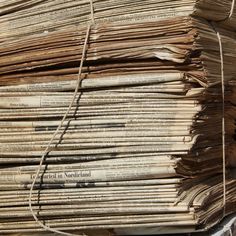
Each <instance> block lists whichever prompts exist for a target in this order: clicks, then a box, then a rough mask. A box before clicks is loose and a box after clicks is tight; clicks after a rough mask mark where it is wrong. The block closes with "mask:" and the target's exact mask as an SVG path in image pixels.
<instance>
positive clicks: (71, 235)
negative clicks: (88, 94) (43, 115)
mask: <svg viewBox="0 0 236 236" xmlns="http://www.w3.org/2000/svg"><path fill="white" fill-rule="evenodd" d="M90 8H91V18H92V20H91V21H92V23H93V24H94V22H95V21H94V11H93V2H92V0H90ZM90 30H91V24H89V25H88V27H87V31H86V36H85V40H84V45H83V51H82V57H81V61H80V66H79V73H78V79H77V83H76V88H75V91H74V94H73V97H72V100H71V102H70V104H69V106H68V108H67V110H66V113H65V114H64V116H63V118H62V120H61V121H60V124H59V125H58V127H57V129H56V131H55V132H54V134H53V136H52V138H51V139H50V141H49V143H48V144H47V147H46V149H45V150H44V152H43V154H42V157H41V161H40V163H39V166H38V169H37V172H36V174H35V177H34V179H33V182H32V184H31V188H30V192H29V210H30V212H31V214H32V216H33V218H34V220H35V221H36V223H38V225H39V226H40V227H42V228H43V229H45V230H47V231H50V232H53V233H57V234H61V235H67V236H79V235H76V234H71V233H66V232H63V231H60V230H57V229H53V228H50V227H48V226H46V225H44V224H43V223H42V222H41V221H40V220H39V219H38V217H37V215H36V214H35V213H34V210H33V207H32V193H33V189H34V186H35V183H36V181H37V179H38V177H39V175H40V171H41V168H42V165H43V163H44V161H45V158H46V156H47V154H48V152H49V151H50V148H51V146H52V143H53V141H54V140H55V138H56V136H57V134H58V132H59V131H60V129H61V128H62V127H63V124H64V122H65V120H66V118H67V116H68V114H69V112H70V110H71V108H72V106H73V104H74V102H75V100H76V96H77V94H78V92H79V89H80V88H81V82H82V77H81V75H82V68H83V63H84V61H85V57H86V52H87V45H88V41H89V35H90Z"/></svg>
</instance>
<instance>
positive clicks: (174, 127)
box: [0, 1, 236, 235]
mask: <svg viewBox="0 0 236 236" xmlns="http://www.w3.org/2000/svg"><path fill="white" fill-rule="evenodd" d="M55 2H56V3H58V4H53V5H51V4H50V3H51V2H50V1H26V2H22V1H10V2H9V1H2V2H1V5H0V6H1V8H0V9H2V13H1V14H2V17H1V18H0V19H2V20H1V22H0V25H1V24H5V23H6V22H7V23H9V22H11V23H12V27H13V25H14V27H15V28H14V29H13V28H12V29H10V28H9V26H3V27H5V28H7V29H9V31H8V30H6V31H5V30H4V32H5V33H6V34H5V35H4V34H3V35H1V37H2V38H4V37H6V38H8V37H9V39H10V38H11V37H18V36H19V35H22V36H24V35H27V34H32V27H31V28H28V26H26V25H24V24H25V23H26V22H27V23H28V24H34V22H33V20H32V21H28V20H27V21H26V20H25V19H24V17H26V16H27V15H29V14H30V15H31V16H32V17H33V18H34V17H36V15H35V12H37V13H38V11H39V9H41V10H43V9H44V10H45V12H47V11H48V12H49V11H52V9H54V8H55V11H54V12H55V22H54V21H53V20H52V21H50V22H49V21H46V22H45V24H46V25H47V24H48V25H47V27H49V28H50V24H51V26H52V25H54V26H53V27H54V29H57V28H60V30H57V31H55V32H47V33H44V34H36V35H32V36H27V37H24V38H22V39H18V40H12V41H7V42H2V43H1V44H0V97H1V99H0V127H1V128H0V164H1V169H0V189H1V192H0V199H1V200H0V206H1V208H0V234H1V235H4V234H10V233H16V232H17V233H21V232H22V233H30V232H34V233H35V232H41V231H43V229H42V228H41V227H40V226H39V225H38V224H37V222H35V221H34V219H33V218H32V215H31V213H30V211H29V207H28V199H29V189H30V187H31V184H32V181H33V179H34V177H35V174H36V170H37V168H38V163H39V161H40V159H41V156H42V153H43V151H44V150H45V148H46V147H47V144H48V142H49V140H50V138H51V137H52V135H53V133H54V132H55V130H56V129H57V126H58V125H59V123H60V121H61V118H62V117H63V115H64V113H65V112H66V109H67V107H68V105H69V103H70V101H71V99H72V96H73V90H74V88H75V86H76V80H77V77H78V76H77V74H78V67H79V66H78V64H79V63H78V62H79V61H80V58H81V53H82V48H83V41H84V38H85V34H86V26H84V25H83V24H81V25H79V26H77V25H76V26H73V24H72V22H71V21H72V20H73V19H74V18H72V17H71V15H70V14H71V13H70V14H69V13H68V15H70V17H69V18H68V21H67V20H64V19H63V20H62V21H58V18H57V10H58V11H59V10H60V9H62V8H63V11H65V10H66V9H67V8H66V7H64V6H68V7H69V6H70V7H69V8H68V9H70V10H72V9H77V10H78V6H81V5H80V4H83V7H84V8H83V9H87V12H88V10H89V8H88V6H89V5H88V2H87V1H86V2H85V1H78V2H75V1H55ZM94 2H95V10H96V9H97V12H98V14H96V17H97V18H98V20H99V18H100V21H98V23H97V24H96V25H94V26H92V28H91V34H90V38H89V45H88V51H87V57H86V61H85V63H84V66H83V80H82V82H81V88H80V90H79V93H78V94H77V97H76V102H75V103H74V104H73V106H72V109H71V110H70V113H69V115H68V117H67V120H66V122H65V123H64V125H63V127H62V128H61V129H60V131H59V133H58V134H57V136H56V138H55V140H54V142H53V145H52V146H51V148H50V150H49V152H48V154H47V157H46V160H45V163H44V165H43V166H42V168H41V172H40V175H39V177H38V178H37V181H36V184H35V188H34V190H33V196H32V203H33V210H34V211H35V213H36V214H37V216H38V218H39V219H40V220H41V221H42V222H43V224H45V225H46V226H49V227H51V228H56V229H59V230H62V231H71V230H78V231H81V232H84V233H87V234H90V232H92V231H93V230H95V232H96V230H109V231H111V232H124V231H126V230H128V231H129V230H131V231H132V230H134V229H135V230H137V231H138V229H144V228H145V229H149V230H150V229H152V228H158V227H160V228H159V229H160V230H158V232H159V234H167V233H175V234H176V233H185V232H188V233H189V232H195V231H202V230H208V229H209V228H211V227H212V226H214V225H215V224H217V223H218V222H219V221H220V220H221V219H222V218H224V216H226V215H229V214H231V213H234V212H236V207H235V206H236V177H235V173H234V171H233V170H232V169H233V167H235V166H236V165H235V162H236V161H235V152H236V150H235V117H236V107H235V102H236V99H235V95H234V91H235V90H236V83H235V82H234V78H235V76H236V70H235V66H234V64H235V63H236V33H234V32H232V31H230V30H229V29H227V28H223V27H222V26H219V25H217V24H215V23H209V22H208V21H206V20H203V19H200V18H193V17H190V16H185V15H189V14H195V11H196V14H198V12H201V14H206V13H209V12H208V11H212V10H209V9H207V7H206V11H205V10H202V11H201V10H200V9H201V6H205V5H204V4H207V5H208V4H210V3H211V1H197V3H196V1H181V3H180V1H163V5H162V4H161V1H145V3H147V4H149V3H150V4H151V3H152V4H154V5H155V6H157V8H156V11H157V12H158V11H161V9H163V8H164V9H165V8H166V7H167V6H169V8H170V4H171V5H172V4H173V9H175V11H176V12H181V13H183V14H184V16H183V17H181V16H180V17H175V18H168V19H163V20H158V21H157V19H153V20H152V21H151V20H149V21H148V22H145V23H144V22H132V24H131V23H127V22H119V23H117V22H106V23H104V21H105V20H106V19H109V17H108V16H107V14H108V13H109V11H110V10H111V9H113V8H114V4H115V1H94ZM123 2H124V3H123ZM142 2H143V1H142ZM11 3H12V4H11ZM13 3H15V4H13ZM16 3H18V4H16ZM122 3H123V4H122ZM122 3H120V5H119V6H117V11H116V10H114V9H113V10H111V11H112V12H113V13H114V14H117V17H121V19H122V17H128V16H129V15H130V14H128V12H129V11H130V9H132V10H133V12H134V14H136V13H135V12H137V14H139V11H140V14H141V15H137V17H138V18H140V17H141V16H142V14H143V12H142V11H144V12H146V13H145V14H151V13H150V12H149V11H148V10H147V9H149V8H148V7H147V6H145V5H142V4H141V1H140V2H139V1H136V4H131V3H130V1H122ZM138 3H139V4H138ZM184 3H185V4H186V6H185V5H184ZM216 3H217V4H216ZM216 3H215V1H214V4H215V5H214V6H215V8H214V10H215V13H218V14H213V16H214V17H213V18H214V20H217V19H215V17H219V20H220V19H221V18H222V19H223V18H224V17H225V18H227V13H228V11H229V10H230V9H231V3H230V1H225V3H224V1H220V2H218V1H217V2H216ZM227 3H229V4H228V5H227ZM64 4H67V5H64ZM73 4H74V5H75V6H74V8H72V6H71V5H73ZM109 4H110V5H109ZM126 4H127V6H129V8H127V15H125V11H124V9H126V7H127V6H126ZM202 4H203V5H202ZM221 4H224V6H228V8H227V7H226V8H227V9H226V8H222V5H221ZM115 5H117V3H116V4H115ZM134 5H135V6H134ZM154 5H153V6H154ZM210 5H211V4H210ZM210 5H208V6H210ZM13 6H14V7H13ZM183 6H185V7H186V8H187V9H188V7H189V8H190V9H188V10H186V13H185V11H183ZM50 7H52V9H51V8H50ZM193 7H194V8H193ZM209 8H210V7H209ZM104 9H106V11H105V10H104ZM194 9H195V10H194ZM197 9H198V10H197ZM204 9H205V8H204ZM138 10H139V11H138ZM149 10H150V9H149ZM193 10H194V11H193ZM107 11H108V12H107ZM119 11H120V12H122V14H124V16H123V15H122V14H121V16H119V14H120V13H119ZM59 12H60V11H59ZM81 12H83V17H84V21H86V20H88V17H89V13H88V14H87V15H86V14H85V13H86V11H85V10H83V11H82V10H81ZM95 12H96V11H95ZM42 14H43V12H42ZM99 14H100V15H99ZM109 14H111V12H110V13H109ZM152 14H153V13H152ZM155 14H156V13H155ZM165 14H168V13H167V11H166V13H165ZM201 14H200V13H199V15H200V16H202V15H201ZM207 15H209V17H211V15H210V14H207ZM11 17H12V18H11ZM52 17H53V15H52ZM77 17H78V19H79V20H80V21H81V22H82V20H81V19H82V18H80V17H82V16H80V15H79V13H77V14H76V15H75V19H74V21H77V20H78V19H77ZM113 17H115V16H113ZM33 18H32V19H33ZM13 19H15V20H16V21H17V22H19V24H22V25H21V26H20V27H22V30H19V31H18V32H17V27H18V26H19V25H18V26H17V25H16V24H15V23H13V22H14V21H13ZM20 19H22V21H21V20H20ZM29 19H30V18H29ZM231 19H232V21H233V19H234V18H231ZM35 20H36V18H35ZM41 20H42V22H43V21H44V18H43V16H40V17H39V19H38V18H37V22H38V23H39V24H36V25H35V28H34V29H35V30H36V31H37V30H39V28H40V27H41V26H42V24H43V23H42V24H41V23H40V21H41ZM23 23H24V24H23ZM65 26H68V27H65ZM38 27H39V28H38ZM5 28H4V29H5ZM217 32H218V33H219V34H220V36H221V42H222V48H223V59H224V60H223V61H222V58H221V53H220V42H219V38H218V37H217ZM222 62H223V65H224V81H222ZM222 83H223V85H224V87H225V96H222ZM223 104H224V105H223ZM223 117H224V119H225V134H223V132H222V118H223ZM222 136H223V137H224V138H225V141H224V143H222ZM223 144H224V145H225V150H226V162H225V165H226V168H224V165H223V155H222V149H224V145H223ZM224 179H225V181H223V180H224ZM90 230H91V231H90ZM104 235H105V234H104Z"/></svg>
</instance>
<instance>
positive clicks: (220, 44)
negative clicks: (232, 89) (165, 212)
mask: <svg viewBox="0 0 236 236" xmlns="http://www.w3.org/2000/svg"><path fill="white" fill-rule="evenodd" d="M212 26H213V28H214V30H215V32H216V35H217V38H218V41H219V51H220V62H221V67H220V68H221V90H222V166H223V169H222V171H223V207H224V209H223V217H224V216H225V213H226V155H225V75H224V52H223V45H222V40H221V35H220V33H219V31H218V30H217V28H216V27H215V26H214V24H213V23H212Z"/></svg>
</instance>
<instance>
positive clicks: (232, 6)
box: [228, 0, 235, 19]
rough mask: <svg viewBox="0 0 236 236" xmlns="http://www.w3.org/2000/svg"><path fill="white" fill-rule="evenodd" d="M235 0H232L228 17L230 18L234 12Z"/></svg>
mask: <svg viewBox="0 0 236 236" xmlns="http://www.w3.org/2000/svg"><path fill="white" fill-rule="evenodd" d="M234 7H235V0H232V4H231V9H230V13H229V16H228V18H229V19H230V18H231V17H232V16H233V14H234Z"/></svg>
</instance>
